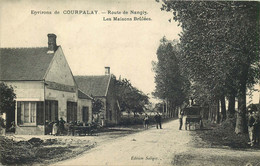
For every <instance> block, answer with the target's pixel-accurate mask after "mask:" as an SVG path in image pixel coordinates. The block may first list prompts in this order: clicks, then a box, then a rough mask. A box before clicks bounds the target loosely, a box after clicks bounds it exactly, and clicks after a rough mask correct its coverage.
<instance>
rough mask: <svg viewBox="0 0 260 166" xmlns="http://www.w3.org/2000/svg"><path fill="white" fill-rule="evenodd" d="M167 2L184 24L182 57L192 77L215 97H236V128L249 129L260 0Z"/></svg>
mask: <svg viewBox="0 0 260 166" xmlns="http://www.w3.org/2000/svg"><path fill="white" fill-rule="evenodd" d="M163 2H164V4H163V6H162V10H166V11H173V19H174V20H175V21H179V22H180V24H181V26H182V28H183V32H182V34H181V35H180V41H181V51H182V57H183V58H182V60H183V64H184V67H185V69H186V71H187V73H188V74H189V76H190V79H192V81H194V82H197V83H198V84H201V85H203V86H204V87H206V88H207V90H208V91H209V92H210V95H211V96H214V97H215V98H217V99H221V98H222V99H223V96H228V97H229V98H230V99H232V100H233V99H234V96H237V97H238V106H239V109H238V113H237V122H236V130H235V132H236V133H242V132H245V130H246V125H245V124H246V123H245V120H246V119H245V114H246V89H247V88H250V87H252V85H253V84H254V83H256V82H257V81H258V80H259V76H260V74H259V53H258V50H259V48H260V45H259V3H258V2H238V1H235V2H233V1H228V2H217V1H214V2H204V1H199V2H195V1H192V2H175V1H166V0H164V1H163ZM234 93H236V94H234ZM230 103H233V102H230Z"/></svg>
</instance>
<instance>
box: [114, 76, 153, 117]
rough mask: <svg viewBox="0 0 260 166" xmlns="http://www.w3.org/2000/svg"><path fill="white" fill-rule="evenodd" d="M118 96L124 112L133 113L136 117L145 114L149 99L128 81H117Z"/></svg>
mask: <svg viewBox="0 0 260 166" xmlns="http://www.w3.org/2000/svg"><path fill="white" fill-rule="evenodd" d="M115 91H116V95H117V99H118V101H119V103H120V106H121V109H122V111H132V112H133V113H134V114H135V115H136V114H137V113H142V112H144V109H145V108H146V105H147V104H149V97H148V96H147V95H146V94H144V93H143V92H141V91H140V90H138V89H137V88H135V87H133V86H132V84H131V82H130V81H129V80H127V79H122V80H116V90H115Z"/></svg>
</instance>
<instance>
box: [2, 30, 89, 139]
mask: <svg viewBox="0 0 260 166" xmlns="http://www.w3.org/2000/svg"><path fill="white" fill-rule="evenodd" d="M0 59H1V61H0V63H1V64H0V69H1V70H0V81H1V82H5V83H6V84H7V85H11V86H12V87H13V88H14V91H15V93H16V108H15V115H14V116H13V119H14V121H15V124H16V126H17V127H16V134H37V135H43V134H46V133H45V129H46V127H45V124H46V122H53V121H55V120H58V119H60V118H63V119H64V120H65V121H82V120H83V118H82V115H90V114H92V112H91V107H92V106H91V98H90V97H89V96H87V95H86V94H84V93H83V92H81V91H79V90H78V87H77V84H76V83H75V80H74V77H73V75H72V72H71V70H70V67H69V64H68V62H67V60H66V58H65V55H64V53H63V51H62V48H61V46H57V44H56V35H55V34H48V47H38V48H1V49H0ZM86 107H88V108H86ZM81 110H82V111H83V110H84V111H83V112H84V113H82V112H80V111H81ZM86 110H88V111H89V112H88V113H86ZM91 116H92V115H91ZM9 119H10V118H9ZM84 120H90V119H89V118H88V117H84Z"/></svg>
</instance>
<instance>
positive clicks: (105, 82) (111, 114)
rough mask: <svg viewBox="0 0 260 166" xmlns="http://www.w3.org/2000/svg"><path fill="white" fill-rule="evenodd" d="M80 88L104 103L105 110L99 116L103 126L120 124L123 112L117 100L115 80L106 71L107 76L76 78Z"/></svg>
mask: <svg viewBox="0 0 260 166" xmlns="http://www.w3.org/2000/svg"><path fill="white" fill-rule="evenodd" d="M75 80H76V83H77V85H78V87H79V88H80V89H81V90H82V91H83V92H84V93H86V94H89V95H91V96H92V97H94V98H95V99H100V100H101V101H102V102H103V103H104V108H103V109H102V110H101V113H100V114H99V115H98V116H99V118H98V120H99V122H100V123H103V125H114V124H118V123H119V121H120V117H121V111H120V107H119V103H118V100H117V99H116V94H115V93H116V92H115V80H114V78H113V77H112V75H111V74H110V72H108V71H107V70H106V75H100V76H75Z"/></svg>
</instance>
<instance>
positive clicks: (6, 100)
mask: <svg viewBox="0 0 260 166" xmlns="http://www.w3.org/2000/svg"><path fill="white" fill-rule="evenodd" d="M15 98H16V94H15V93H14V89H13V88H12V87H10V86H7V85H6V84H5V83H0V114H2V113H6V112H9V111H14V108H15V102H14V100H15Z"/></svg>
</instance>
